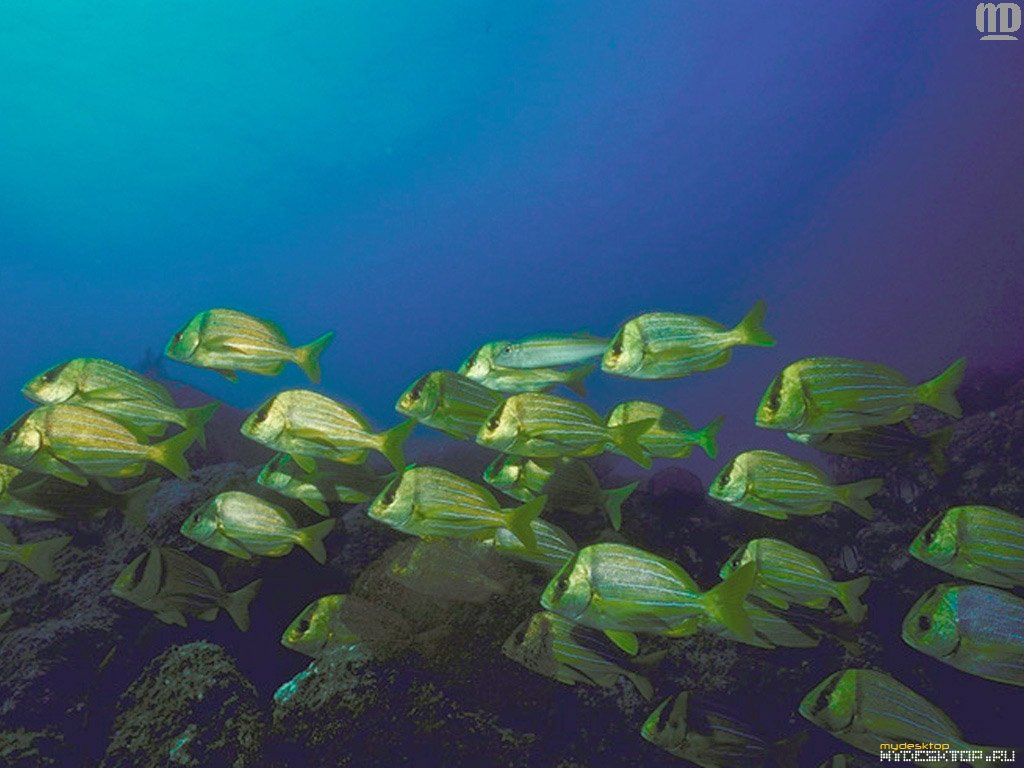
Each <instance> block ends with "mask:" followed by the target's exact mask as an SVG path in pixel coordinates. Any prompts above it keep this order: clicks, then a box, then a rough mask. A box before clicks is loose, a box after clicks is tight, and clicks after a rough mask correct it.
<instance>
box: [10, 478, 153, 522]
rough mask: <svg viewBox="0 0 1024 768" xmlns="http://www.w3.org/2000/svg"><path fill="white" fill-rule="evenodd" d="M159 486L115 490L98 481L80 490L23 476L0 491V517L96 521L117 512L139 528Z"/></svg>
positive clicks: (56, 480)
mask: <svg viewBox="0 0 1024 768" xmlns="http://www.w3.org/2000/svg"><path fill="white" fill-rule="evenodd" d="M159 487H160V480H159V478H154V479H153V480H149V481H147V482H145V483H142V484H141V485H137V486H135V487H134V488H130V489H128V490H126V491H115V490H113V489H111V488H108V487H106V486H105V485H104V484H102V483H100V482H98V481H94V482H91V483H89V484H88V485H87V486H84V487H83V486H79V485H75V484H73V483H68V482H66V481H64V480H60V479H58V478H56V477H51V476H50V475H37V474H33V473H23V474H21V475H19V476H18V477H17V478H15V479H14V480H12V481H11V482H10V483H9V484H8V485H7V487H6V489H5V491H3V492H0V515H7V516H8V517H19V518H21V519H22V520H32V521H35V522H49V521H53V520H88V519H96V518H101V517H104V516H105V515H106V514H107V513H108V512H109V511H110V510H111V509H119V510H121V511H122V512H123V513H124V517H125V520H126V521H127V522H128V523H129V524H131V525H133V526H135V527H137V528H141V527H143V526H144V525H145V523H146V510H147V507H148V505H149V501H150V499H152V498H153V494H154V493H156V491H157V489H158V488H159Z"/></svg>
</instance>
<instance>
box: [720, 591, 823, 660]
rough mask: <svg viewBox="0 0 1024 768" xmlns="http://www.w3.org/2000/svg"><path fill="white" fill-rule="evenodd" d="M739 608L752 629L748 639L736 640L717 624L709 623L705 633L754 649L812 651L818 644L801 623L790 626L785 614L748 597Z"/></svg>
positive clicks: (736, 636)
mask: <svg viewBox="0 0 1024 768" xmlns="http://www.w3.org/2000/svg"><path fill="white" fill-rule="evenodd" d="M743 609H744V610H745V611H746V612H747V616H749V617H750V625H751V626H752V627H753V629H754V633H753V635H752V636H751V637H740V636H739V635H737V634H736V633H735V632H731V631H729V629H728V628H726V627H725V626H723V625H721V624H709V625H708V626H707V630H708V632H712V633H713V634H716V635H721V636H722V637H727V638H729V639H730V640H734V641H735V642H737V643H743V644H745V645H752V646H754V647H755V648H814V647H816V646H817V645H818V643H819V642H820V641H821V638H820V637H819V636H818V633H817V632H815V631H814V630H813V629H811V628H810V627H808V626H806V625H804V623H803V622H801V624H800V625H797V624H793V623H792V622H790V621H789V619H788V618H787V614H784V613H783V612H782V611H781V610H779V609H778V608H775V607H774V606H773V605H771V604H770V603H767V602H765V601H764V600H762V599H761V598H758V597H755V596H753V595H752V594H751V595H748V596H747V599H746V600H744V601H743Z"/></svg>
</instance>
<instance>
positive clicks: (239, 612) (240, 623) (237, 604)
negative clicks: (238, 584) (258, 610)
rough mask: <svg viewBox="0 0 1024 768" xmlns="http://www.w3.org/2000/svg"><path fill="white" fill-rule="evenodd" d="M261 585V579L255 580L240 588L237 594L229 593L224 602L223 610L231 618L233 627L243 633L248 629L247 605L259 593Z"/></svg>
mask: <svg viewBox="0 0 1024 768" xmlns="http://www.w3.org/2000/svg"><path fill="white" fill-rule="evenodd" d="M262 583H263V579H256V581H254V582H252V583H251V584H248V585H246V586H244V587H242V588H241V589H240V590H238V591H237V592H231V593H229V594H228V595H227V599H226V600H225V602H224V610H226V611H227V612H228V615H229V616H231V620H232V621H233V622H235V626H237V627H238V628H239V629H240V630H242V631H243V632H245V631H246V630H247V629H249V603H251V602H252V601H253V598H255V597H256V593H257V592H259V591H260V585H261V584H262Z"/></svg>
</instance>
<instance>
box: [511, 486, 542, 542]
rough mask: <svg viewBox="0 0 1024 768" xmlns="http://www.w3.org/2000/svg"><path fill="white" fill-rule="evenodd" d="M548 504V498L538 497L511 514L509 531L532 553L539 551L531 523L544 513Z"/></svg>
mask: <svg viewBox="0 0 1024 768" xmlns="http://www.w3.org/2000/svg"><path fill="white" fill-rule="evenodd" d="M547 503H548V497H547V496H538V497H537V498H535V499H531V500H530V501H528V502H526V503H525V504H523V505H522V506H521V507H516V508H515V509H513V510H512V511H511V512H509V519H508V529H509V530H510V531H512V533H513V534H514V535H515V537H516V538H517V539H519V540H520V541H521V542H523V546H524V547H526V549H527V550H528V551H530V552H536V551H537V537H536V535H535V534H534V533H533V528H531V527H530V523H532V522H533V521H534V520H536V519H537V518H538V517H540V513H541V512H543V511H544V505H545V504H547Z"/></svg>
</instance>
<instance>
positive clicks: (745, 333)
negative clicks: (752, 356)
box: [734, 299, 775, 347]
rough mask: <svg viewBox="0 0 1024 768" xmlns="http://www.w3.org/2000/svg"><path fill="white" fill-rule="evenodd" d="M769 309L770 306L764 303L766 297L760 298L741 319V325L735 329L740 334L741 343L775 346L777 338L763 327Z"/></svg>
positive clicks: (755, 345) (756, 345)
mask: <svg viewBox="0 0 1024 768" xmlns="http://www.w3.org/2000/svg"><path fill="white" fill-rule="evenodd" d="M767 309H768V306H767V305H766V304H765V303H764V299H758V300H757V303H756V304H754V306H753V307H752V308H751V310H750V311H749V312H747V315H746V317H744V318H743V319H742V320H740V322H739V325H737V326H736V328H735V329H734V330H735V332H736V333H737V334H738V336H739V341H738V343H739V344H747V345H750V346H753V347H774V346H775V339H774V338H773V337H772V336H769V335H768V333H767V332H766V331H765V329H764V328H762V327H761V325H762V324H763V323H764V314H765V312H766V311H767Z"/></svg>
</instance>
